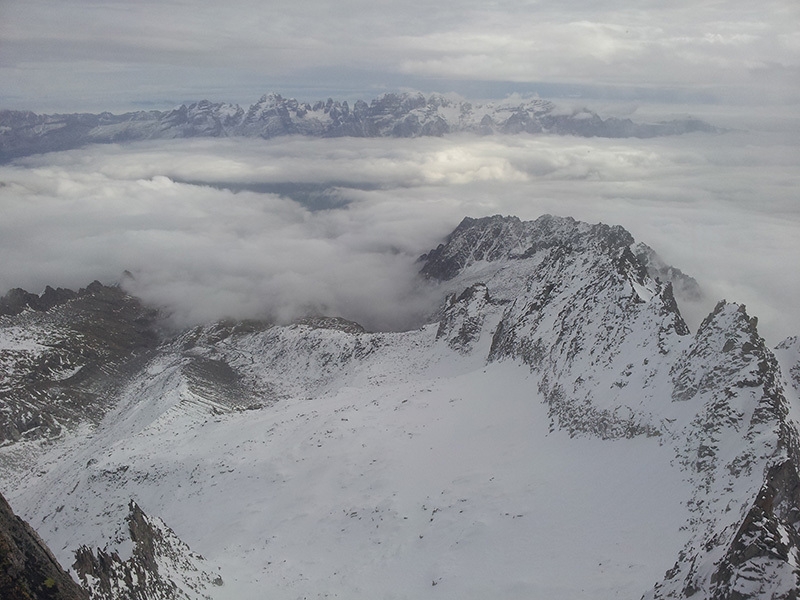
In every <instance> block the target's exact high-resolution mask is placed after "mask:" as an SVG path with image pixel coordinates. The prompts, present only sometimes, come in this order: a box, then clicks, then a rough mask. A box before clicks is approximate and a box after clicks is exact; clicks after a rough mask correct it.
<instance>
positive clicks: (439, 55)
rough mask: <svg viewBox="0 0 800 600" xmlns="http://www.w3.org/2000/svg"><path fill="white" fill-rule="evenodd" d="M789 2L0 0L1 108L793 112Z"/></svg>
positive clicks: (798, 37)
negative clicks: (762, 108) (311, 104)
mask: <svg viewBox="0 0 800 600" xmlns="http://www.w3.org/2000/svg"><path fill="white" fill-rule="evenodd" d="M798 23H800V4H798V3H797V2H795V1H794V0H764V1H762V2H758V3H753V2H750V1H746V0H725V1H720V0H692V1H691V2H690V1H688V0H672V1H670V2H656V1H652V0H645V1H638V2H623V1H621V0H611V1H608V2H598V1H596V0H569V1H566V2H565V1H562V0H505V1H504V0H499V1H494V2H487V1H486V0H482V1H480V2H476V1H474V0H458V2H454V1H452V0H442V1H440V2H427V1H425V2H423V1H421V0H405V1H404V2H392V3H384V2H374V1H373V0H339V1H337V2H332V1H329V0H306V1H304V2H296V1H295V0H272V1H270V2H268V3H267V2H260V1H256V0H230V1H228V2H223V3H220V2H215V1H211V0H192V1H191V2H188V1H186V0H158V1H157V2H156V1H155V0H138V1H137V2H129V1H127V0H70V1H69V2H63V1H61V0H3V1H2V2H0V82H2V85H0V90H2V91H0V107H3V108H15V109H30V110H36V111H40V112H42V111H44V112H47V111H49V112H54V111H61V112H68V111H82V110H88V111H96V110H112V111H114V110H127V109H131V108H147V107H155V108H169V107H171V106H173V105H175V104H179V103H180V102H183V101H187V100H200V99H203V98H207V99H210V100H215V101H220V100H225V101H232V102H240V103H243V104H248V103H252V102H255V100H257V99H258V98H259V97H260V96H261V95H262V94H263V93H266V92H269V91H275V92H279V93H282V94H283V95H285V96H296V97H298V99H301V100H307V101H313V100H316V99H318V98H323V99H324V98H325V97H327V96H328V95H333V96H336V97H340V98H343V99H346V98H363V99H365V100H369V99H371V98H373V97H374V96H376V95H378V94H380V93H382V92H384V91H387V90H390V91H391V90H396V89H398V88H404V87H409V88H414V89H419V90H422V91H426V92H427V91H437V92H442V93H446V92H457V93H460V94H462V95H465V96H467V97H470V98H476V99H477V98H489V97H498V96H503V95H505V94H507V93H510V92H521V93H533V92H538V93H540V94H541V95H542V96H547V97H553V96H561V97H565V96H572V97H584V98H607V99H615V100H620V99H624V100H638V101H640V100H647V101H650V102H652V101H662V102H664V101H666V102H694V103H712V104H718V103H735V104H756V105H763V104H765V103H766V104H770V105H783V104H787V103H788V104H793V105H794V104H797V102H798V100H800V29H799V28H798V26H797V24H798Z"/></svg>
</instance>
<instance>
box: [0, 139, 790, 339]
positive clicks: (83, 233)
mask: <svg viewBox="0 0 800 600" xmlns="http://www.w3.org/2000/svg"><path fill="white" fill-rule="evenodd" d="M796 140H797V137H796V136H794V135H783V136H779V135H776V134H769V135H767V134H759V133H753V132H750V133H748V132H739V133H737V132H733V133H728V134H724V135H718V136H709V135H690V136H681V137H676V138H663V139H656V140H602V139H591V140H588V139H578V138H570V137H552V136H535V137H530V136H513V137H488V138H480V137H471V136H464V137H450V138H444V139H415V140H387V139H368V140H361V139H347V138H345V139H335V140H320V139H298V138H282V139H274V140H270V141H262V140H249V139H234V140H215V139H209V140H193V141H187V140H178V141H170V142H158V143H139V144H133V145H129V146H114V145H109V146H94V147H89V148H86V149H83V150H75V151H69V152H62V153H54V154H46V155H41V156H36V157H29V158H26V159H21V160H19V161H17V162H16V163H14V164H11V165H6V166H2V167H0V181H2V182H3V185H2V186H0V254H1V255H2V256H3V263H2V269H0V288H2V289H8V288H11V287H24V288H26V289H29V290H30V291H37V292H39V291H41V290H42V289H43V288H44V286H45V285H48V284H49V285H53V286H66V287H72V288H76V287H80V286H84V285H86V284H87V283H89V282H90V281H91V280H93V279H95V278H99V279H101V280H104V281H106V282H112V281H115V280H117V279H118V278H119V276H120V274H121V273H122V271H123V270H124V269H129V270H130V271H132V272H133V273H134V274H135V276H136V281H135V282H133V283H132V284H131V289H132V291H133V292H135V293H137V294H139V295H141V296H142V297H143V298H145V299H146V300H148V301H150V302H153V303H156V304H158V305H162V306H166V307H169V309H170V310H172V311H173V312H174V315H175V317H176V319H178V320H179V321H181V322H183V323H189V322H195V321H202V320H207V319H214V318H221V317H224V316H233V317H247V316H251V317H263V316H272V317H275V318H278V319H284V320H285V319H291V318H294V317H297V316H299V315H301V314H303V313H304V312H307V311H309V310H311V311H319V312H323V313H326V314H338V315H342V316H345V317H347V318H350V319H353V320H357V321H359V322H361V323H362V324H364V325H365V326H367V327H369V328H374V329H380V328H390V329H396V328H403V327H407V326H411V325H413V324H415V323H418V322H419V319H420V318H421V317H422V316H423V315H425V314H426V313H428V312H429V311H430V310H432V308H433V307H434V304H435V300H434V298H433V297H431V295H430V294H424V293H422V292H421V291H420V287H419V285H418V283H419V282H418V281H417V280H416V278H415V274H416V271H417V269H418V267H419V265H416V264H415V260H416V258H417V257H418V256H419V255H420V254H422V253H423V252H426V251H427V250H429V249H430V248H432V247H435V246H436V245H437V244H438V243H439V242H440V241H441V240H442V238H443V237H444V236H445V235H446V234H447V233H449V231H451V230H452V229H453V228H454V227H455V225H457V224H458V222H459V221H460V220H461V219H462V218H463V217H464V216H473V217H478V216H484V215H490V214H495V213H502V214H515V215H517V216H519V217H521V218H523V219H533V218H536V217H538V216H539V215H541V214H544V213H551V214H557V215H568V216H573V217H575V218H577V219H581V220H586V221H590V222H597V221H603V222H606V223H618V224H621V225H623V226H625V227H626V228H628V229H629V230H630V231H631V232H632V233H633V234H634V236H635V237H636V238H637V240H639V241H643V242H645V243H648V244H649V245H651V246H653V247H654V248H655V249H656V250H657V251H658V252H659V253H660V254H661V255H662V256H663V258H664V259H665V260H666V261H667V262H669V263H671V264H673V265H675V266H677V267H679V268H681V269H682V270H684V271H685V272H687V273H689V274H691V275H693V276H695V277H696V278H697V279H698V281H699V282H700V284H701V286H702V287H703V288H704V290H705V291H706V293H707V296H708V298H707V302H706V303H705V304H704V305H703V306H701V307H692V306H687V307H684V312H685V313H687V316H688V318H689V320H690V321H691V322H692V323H693V324H694V325H696V324H697V322H698V321H699V319H700V318H701V317H702V316H703V314H702V313H703V311H708V310H710V308H711V307H712V306H713V304H714V303H715V302H716V300H718V299H720V298H722V297H725V298H727V299H728V300H731V301H738V302H744V303H746V304H747V305H748V308H749V311H750V312H751V314H755V315H757V316H758V317H759V318H760V323H761V325H760V329H761V332H762V335H765V336H766V337H767V338H768V340H769V341H770V342H772V343H776V342H777V341H779V340H780V339H782V338H783V337H785V336H787V335H790V334H797V333H800V311H798V309H797V298H798V297H800V276H799V275H798V269H797V259H798V257H800V204H799V203H798V202H797V190H798V189H800V172H798V169H797V166H796V157H797V156H798V146H797V142H796ZM182 182H193V183H182ZM330 182H336V184H337V185H338V188H337V190H336V191H335V193H336V195H337V198H338V199H340V200H344V201H347V202H348V204H347V205H346V206H344V207H340V208H335V209H330V210H317V211H313V210H309V209H308V208H306V207H304V206H303V205H302V204H301V203H299V202H297V201H295V200H293V199H292V198H290V197H288V196H286V195H284V196H281V195H277V194H272V193H257V192H254V191H240V192H237V193H233V192H231V191H229V190H226V189H220V188H219V187H213V186H212V185H204V183H205V184H214V185H217V186H219V185H220V184H223V185H239V186H250V187H251V188H253V186H256V188H257V186H259V185H261V186H268V185H274V184H282V185H284V188H283V189H285V190H289V189H290V188H289V187H287V184H319V185H320V186H321V187H324V186H326V185H328V184H330ZM298 197H300V196H298ZM300 199H301V200H302V197H300Z"/></svg>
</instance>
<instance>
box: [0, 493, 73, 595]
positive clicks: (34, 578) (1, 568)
mask: <svg viewBox="0 0 800 600" xmlns="http://www.w3.org/2000/svg"><path fill="white" fill-rule="evenodd" d="M0 598H4V599H8V600H88V598H89V594H88V593H87V592H86V591H85V590H83V589H82V588H81V587H80V586H79V585H78V584H77V583H75V581H73V579H72V578H71V577H70V576H69V575H68V574H67V573H66V572H65V571H64V569H62V568H61V565H59V564H58V562H57V561H56V559H55V558H54V557H53V555H52V554H51V553H50V550H49V549H48V548H47V546H46V545H45V543H44V542H43V541H42V540H41V539H40V538H39V536H38V535H37V534H36V532H35V531H34V530H33V529H31V527H30V526H29V525H28V524H27V523H26V522H25V521H23V520H22V519H20V518H19V517H17V516H16V515H14V513H13V511H12V510H11V507H10V506H9V505H8V502H6V499H5V498H3V496H2V495H0Z"/></svg>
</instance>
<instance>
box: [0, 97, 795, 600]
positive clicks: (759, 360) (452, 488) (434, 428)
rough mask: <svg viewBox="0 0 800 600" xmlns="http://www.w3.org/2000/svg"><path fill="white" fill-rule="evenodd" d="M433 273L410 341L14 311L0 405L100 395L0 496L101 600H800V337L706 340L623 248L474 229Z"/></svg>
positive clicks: (130, 305) (63, 300)
mask: <svg viewBox="0 0 800 600" xmlns="http://www.w3.org/2000/svg"><path fill="white" fill-rule="evenodd" d="M265 102H267V103H268V102H271V100H269V99H267V100H266V101H265ZM353 110H355V107H354V108H353ZM387 110H389V109H387ZM419 268H420V275H421V281H422V285H426V286H429V287H430V288H432V289H434V290H436V291H438V292H439V293H440V294H441V296H442V304H441V307H440V309H439V311H438V312H437V313H436V315H435V316H434V317H433V318H432V319H431V322H430V323H428V324H427V325H425V326H423V327H422V328H420V329H419V330H415V331H406V332H399V333H387V332H376V333H369V332H366V331H364V330H363V328H361V327H360V326H358V325H357V324H355V323H351V322H348V321H345V320H343V319H340V318H337V317H335V316H328V317H324V316H319V315H316V316H310V317H308V318H306V319H303V320H301V321H298V322H296V323H294V324H290V325H285V326H278V325H274V324H271V323H266V322H255V321H248V322H234V321H225V322H219V323H210V324H207V325H205V326H200V327H195V328H192V329H189V330H186V331H181V332H178V333H174V332H172V333H166V332H165V331H164V330H162V329H160V328H159V327H158V326H157V319H156V317H155V315H153V314H152V313H149V312H148V311H147V309H146V308H144V307H142V306H141V305H140V304H138V303H137V301H136V300H135V299H132V298H130V297H127V296H126V295H125V294H124V293H123V292H122V291H121V290H119V289H117V288H108V289H106V288H104V287H103V286H100V287H99V288H98V287H97V286H95V287H94V288H93V291H91V292H86V291H83V292H80V293H77V294H75V295H70V294H67V293H66V292H61V293H60V294H57V296H58V297H59V301H58V302H56V303H55V304H53V305H52V306H46V305H47V304H49V302H46V303H44V304H42V302H43V301H42V299H41V297H38V296H37V297H35V298H33V297H30V296H24V294H23V293H22V292H15V293H14V294H13V297H12V299H11V300H13V302H12V301H7V304H9V305H13V306H14V307H15V308H14V309H13V310H8V311H6V312H7V314H4V315H2V316H0V359H1V360H2V361H3V362H2V364H3V365H4V367H3V368H4V372H3V373H4V375H3V377H4V379H3V382H2V384H3V387H2V388H1V389H2V392H1V393H2V394H4V396H3V399H4V401H5V402H7V403H8V404H9V405H12V404H13V405H15V406H16V405H19V406H22V404H20V402H22V400H24V397H25V394H29V396H30V399H29V404H28V405H27V406H29V407H30V411H31V412H32V413H35V414H38V415H40V416H39V417H38V420H39V422H42V423H50V422H52V419H51V420H50V421H49V420H48V418H50V417H53V415H61V414H62V413H61V412H59V411H62V410H63V408H62V403H61V400H60V398H62V397H67V398H69V397H72V396H71V394H74V393H76V392H75V390H77V389H81V390H85V389H92V390H102V393H99V394H98V396H97V397H96V398H94V399H93V400H92V401H91V402H87V403H86V404H85V406H86V407H87V408H86V411H85V413H81V407H82V406H84V405H82V404H80V403H77V404H75V403H73V404H72V405H70V406H71V409H70V411H69V412H68V415H69V419H61V418H59V419H56V420H58V423H59V424H60V427H59V428H55V427H52V426H50V427H44V428H35V427H29V428H27V429H24V428H23V429H20V427H18V426H17V427H16V431H17V434H15V435H13V436H7V437H6V439H5V446H3V447H2V448H0V467H2V469H1V470H0V475H2V477H1V478H0V485H2V491H3V493H4V494H5V495H6V496H7V497H8V498H9V501H10V502H11V504H12V506H14V507H15V508H16V510H18V511H19V512H20V513H21V514H22V515H23V516H24V517H25V518H26V519H28V520H29V521H30V522H31V524H32V525H33V526H34V527H35V528H36V529H37V530H38V531H39V533H40V535H41V536H42V537H43V539H45V540H46V541H47V543H48V544H49V545H50V547H51V548H52V550H53V552H54V553H55V555H56V556H57V558H58V559H59V560H60V561H61V562H62V564H72V565H73V569H75V571H76V576H77V577H78V578H79V579H80V580H81V581H82V582H83V584H84V586H85V588H86V589H87V590H88V591H89V592H90V594H91V597H92V598H94V599H110V598H114V597H119V596H120V595H124V594H126V593H127V594H130V595H132V597H142V598H148V599H162V598H183V599H200V598H204V599H205V598H212V599H218V600H223V599H227V598H245V599H247V598H261V597H264V596H274V597H292V598H294V597H312V598H322V597H332V596H337V595H338V596H340V597H348V598H361V597H396V598H434V597H436V598H488V597H497V598H520V599H521V598H526V599H527V598H538V597H554V598H578V599H581V598H586V599H589V598H647V599H653V600H654V599H666V598H693V599H698V598H703V599H723V598H737V599H753V600H755V599H757V598H781V599H786V600H789V599H793V598H797V590H798V588H799V587H800V478H799V477H798V468H800V442H799V441H798V440H799V439H800V438H799V437H798V420H797V418H798V415H800V404H799V403H798V391H799V389H800V377H798V375H797V374H798V372H800V344H798V341H797V338H789V339H787V340H786V341H785V342H783V343H782V344H780V345H779V346H778V347H777V348H775V349H770V348H768V347H767V346H766V344H765V342H764V340H763V338H761V337H760V335H759V333H758V326H757V320H756V318H755V317H752V316H750V315H749V314H748V313H747V310H746V308H745V307H744V306H743V305H740V304H736V303H731V302H727V301H720V302H719V303H718V304H717V305H716V307H715V308H714V310H713V311H712V312H711V313H710V314H709V315H708V317H707V318H706V319H705V320H704V321H703V323H702V324H701V325H700V327H699V328H698V330H697V331H695V332H692V331H690V329H689V327H687V325H686V323H685V322H684V320H683V318H682V316H681V313H680V302H681V296H682V295H683V294H687V295H691V294H695V293H699V288H698V287H697V284H696V282H694V280H693V279H691V278H690V277H688V276H687V275H685V274H683V273H681V272H680V271H679V270H677V269H675V268H672V267H669V266H668V265H666V264H665V263H664V262H663V261H662V260H661V259H660V258H659V257H658V255H657V254H656V253H655V251H654V250H652V249H651V248H649V247H648V246H646V245H644V244H642V243H637V242H636V241H635V240H634V239H633V236H632V235H631V234H630V233H629V232H627V231H626V230H625V229H624V228H622V227H619V226H613V225H605V224H588V223H582V222H579V221H576V220H574V219H571V218H562V217H555V216H549V215H546V216H543V217H541V218H539V219H537V220H535V221H527V222H526V221H521V220H519V219H517V218H515V217H502V216H492V217H484V218H479V219H472V218H467V219H464V220H463V221H462V222H461V224H460V225H458V227H456V229H455V230H454V231H453V232H452V233H451V234H450V235H449V236H448V237H447V238H446V239H445V240H443V241H442V243H441V244H440V245H439V246H438V247H437V248H435V249H432V250H430V251H428V252H427V253H425V254H423V255H422V257H421V258H420V262H419ZM98 285H99V284H98ZM48 297H54V296H53V293H52V292H51V293H50V294H49V296H48ZM23 301H24V302H23ZM105 302H108V303H109V304H105ZM25 303H27V304H25ZM115 305H117V306H119V307H120V310H118V311H117V310H115V309H113V308H112V307H113V306H115ZM20 306H22V308H21V309H19V310H18V308H19V307H20ZM109 309H110V310H109ZM92 311H96V312H97V319H98V320H103V322H106V321H105V320H106V319H108V325H107V326H105V327H104V330H107V332H108V334H107V335H105V336H102V335H99V334H97V333H95V334H94V335H91V336H86V337H85V339H86V344H87V346H86V350H85V351H83V352H82V345H81V342H80V340H81V339H83V338H82V337H81V336H83V335H84V334H83V332H84V331H85V327H86V323H90V322H92V320H93V319H92V318H91V316H90V315H91V313H92ZM115 314H118V315H119V325H118V326H117V328H116V329H114V328H112V327H111V324H112V323H113V322H114V316H113V315H115ZM87 317H88V318H87ZM79 323H83V325H78V324H79ZM74 332H78V334H77V335H76V333H74ZM68 338H75V342H74V344H75V345H72V346H65V345H64V340H65V339H68ZM121 341H124V342H125V343H122V342H121ZM104 356H109V357H112V358H113V360H109V364H110V365H111V366H110V367H109V368H110V371H108V372H111V373H113V379H114V381H115V385H113V386H105V387H103V386H101V385H100V384H99V383H98V384H97V385H95V384H94V383H92V382H95V381H97V382H102V381H103V379H102V377H101V376H100V373H102V372H104V368H103V364H104V363H103V358H102V357H104ZM45 357H48V358H46V359H45ZM55 357H61V358H55ZM42 365H48V367H47V368H44V367H42ZM59 365H60V366H59ZM48 369H49V370H48ZM84 369H86V371H84ZM82 373H85V374H83V375H82ZM36 381H39V382H42V383H40V384H38V385H39V386H40V387H36V386H35V385H33V384H32V383H31V382H36ZM26 386H28V387H26ZM31 386H33V387H31ZM26 390H29V391H26ZM34 390H37V391H36V392H35V393H34ZM57 390H60V392H58V393H57ZM59 393H60V394H63V395H65V396H62V395H59ZM6 399H9V400H6ZM14 403H16V404H14ZM99 407H102V410H101V409H100V408H99ZM15 414H16V413H15ZM48 415H49V416H50V417H48ZM14 422H15V423H16V422H22V421H20V420H19V419H18V420H17V421H14ZM7 429H8V430H10V429H9V428H8V427H7ZM23 474H24V477H23ZM654 542H656V543H654ZM137 594H138V595H137Z"/></svg>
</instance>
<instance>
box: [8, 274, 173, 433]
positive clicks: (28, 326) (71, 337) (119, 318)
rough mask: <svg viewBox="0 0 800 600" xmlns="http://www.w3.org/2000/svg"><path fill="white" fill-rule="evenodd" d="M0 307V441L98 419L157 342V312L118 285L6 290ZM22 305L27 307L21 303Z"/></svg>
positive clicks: (99, 284) (95, 283) (94, 284)
mask: <svg viewBox="0 0 800 600" xmlns="http://www.w3.org/2000/svg"><path fill="white" fill-rule="evenodd" d="M3 309H4V310H2V311H0V337H2V340H3V344H2V345H0V361H2V364H3V365H5V367H6V368H5V369H4V370H3V371H0V445H2V444H4V443H8V442H10V441H15V440H20V439H29V440H30V439H37V438H42V437H44V438H47V437H54V436H58V435H60V434H61V433H62V429H63V427H64V426H71V425H75V424H77V423H80V422H84V421H87V422H97V420H98V419H99V418H100V417H101V416H102V415H103V414H104V413H105V411H106V410H107V408H108V405H107V402H106V400H105V398H106V396H107V394H109V393H111V392H112V391H113V390H114V389H116V388H118V387H119V386H120V385H121V384H122V383H123V382H124V380H125V379H126V377H127V375H129V374H130V373H132V372H134V371H136V370H137V369H138V368H140V367H141V365H142V363H143V361H145V360H146V359H147V358H148V356H149V355H150V353H151V352H152V351H153V350H154V348H155V347H156V346H157V344H158V342H159V340H160V335H159V332H158V325H157V323H158V314H157V313H156V311H154V310H152V309H148V308H145V307H143V306H142V305H141V303H140V302H139V301H138V300H136V299H134V298H132V297H130V296H128V295H127V294H125V292H123V291H122V290H121V289H120V288H118V287H108V286H104V285H102V284H101V283H99V282H93V283H92V284H90V285H89V286H87V287H86V288H84V289H81V290H79V291H78V292H73V291H71V290H64V289H61V288H59V289H58V290H54V289H53V288H50V287H48V288H46V290H45V292H44V293H43V294H42V295H41V296H36V295H35V294H29V293H28V292H25V291H24V290H12V291H11V292H9V293H8V294H7V295H6V296H5V298H4V300H3ZM25 309H29V310H25Z"/></svg>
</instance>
